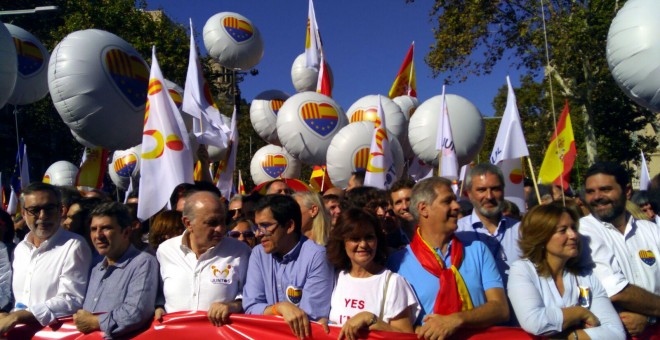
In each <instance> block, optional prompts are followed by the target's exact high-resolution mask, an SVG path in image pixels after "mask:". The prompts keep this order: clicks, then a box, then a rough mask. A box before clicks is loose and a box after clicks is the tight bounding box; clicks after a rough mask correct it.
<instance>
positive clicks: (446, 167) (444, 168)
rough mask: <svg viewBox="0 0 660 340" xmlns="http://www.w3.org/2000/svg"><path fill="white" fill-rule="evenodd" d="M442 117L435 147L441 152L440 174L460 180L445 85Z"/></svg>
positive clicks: (439, 120)
mask: <svg viewBox="0 0 660 340" xmlns="http://www.w3.org/2000/svg"><path fill="white" fill-rule="evenodd" d="M440 107H441V112H440V119H438V134H437V137H436V140H435V149H436V150H437V151H438V152H439V153H440V155H439V156H440V166H439V168H438V170H439V171H438V175H439V176H441V177H445V178H447V179H449V180H452V181H454V180H458V158H456V148H455V147H454V137H453V135H452V133H451V125H450V124H449V110H447V101H446V99H445V86H444V85H443V86H442V100H441V105H440Z"/></svg>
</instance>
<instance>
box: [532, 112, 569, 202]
mask: <svg viewBox="0 0 660 340" xmlns="http://www.w3.org/2000/svg"><path fill="white" fill-rule="evenodd" d="M576 156H577V151H576V149H575V137H573V124H571V116H570V113H569V110H568V100H567V101H566V104H564V110H563V111H562V113H561V117H559V122H557V129H556V130H555V133H554V134H553V135H552V139H550V144H549V145H548V149H547V150H546V152H545V157H543V163H541V170H540V171H539V182H541V183H542V184H551V183H552V184H555V185H558V186H560V187H562V188H564V190H565V189H566V188H568V185H569V183H570V177H571V176H570V175H571V169H573V163H575V157H576Z"/></svg>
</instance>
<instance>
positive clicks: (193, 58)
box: [181, 20, 229, 148]
mask: <svg viewBox="0 0 660 340" xmlns="http://www.w3.org/2000/svg"><path fill="white" fill-rule="evenodd" d="M181 109H182V110H183V111H184V112H186V113H187V114H189V115H191V116H193V133H194V135H195V137H197V142H199V144H204V145H213V146H217V147H219V148H226V147H227V135H228V134H229V128H228V127H227V126H226V124H225V123H224V122H223V121H222V119H221V118H220V111H218V108H217V106H216V105H215V102H214V101H213V97H212V96H211V91H210V90H209V85H208V83H207V82H206V79H204V76H203V74H202V66H201V64H200V63H199V57H198V55H197V46H196V44H195V36H194V34H193V26H192V20H190V55H189V57H188V73H187V74H186V84H185V89H184V90H183V104H182V106H181ZM184 131H185V130H184Z"/></svg>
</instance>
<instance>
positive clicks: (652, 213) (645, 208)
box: [639, 203, 655, 220]
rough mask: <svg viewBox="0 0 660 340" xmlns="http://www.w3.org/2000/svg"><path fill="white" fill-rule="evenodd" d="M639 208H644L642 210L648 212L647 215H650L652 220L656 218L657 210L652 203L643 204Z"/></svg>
mask: <svg viewBox="0 0 660 340" xmlns="http://www.w3.org/2000/svg"><path fill="white" fill-rule="evenodd" d="M639 208H640V209H642V211H643V212H644V213H645V214H646V216H648V217H649V219H651V220H652V219H654V218H655V211H654V210H653V207H652V206H651V203H646V204H642V205H641V206H640V207H639Z"/></svg>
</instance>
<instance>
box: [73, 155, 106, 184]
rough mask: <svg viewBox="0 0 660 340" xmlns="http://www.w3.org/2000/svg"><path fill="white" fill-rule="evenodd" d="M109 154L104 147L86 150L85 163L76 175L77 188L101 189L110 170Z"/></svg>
mask: <svg viewBox="0 0 660 340" xmlns="http://www.w3.org/2000/svg"><path fill="white" fill-rule="evenodd" d="M108 153H109V152H108V150H106V149H104V148H102V147H95V148H85V153H84V155H83V163H82V164H81V165H80V170H78V174H77V175H76V186H77V187H88V188H94V189H101V187H102V186H103V178H104V177H105V171H106V169H107V168H108Z"/></svg>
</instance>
